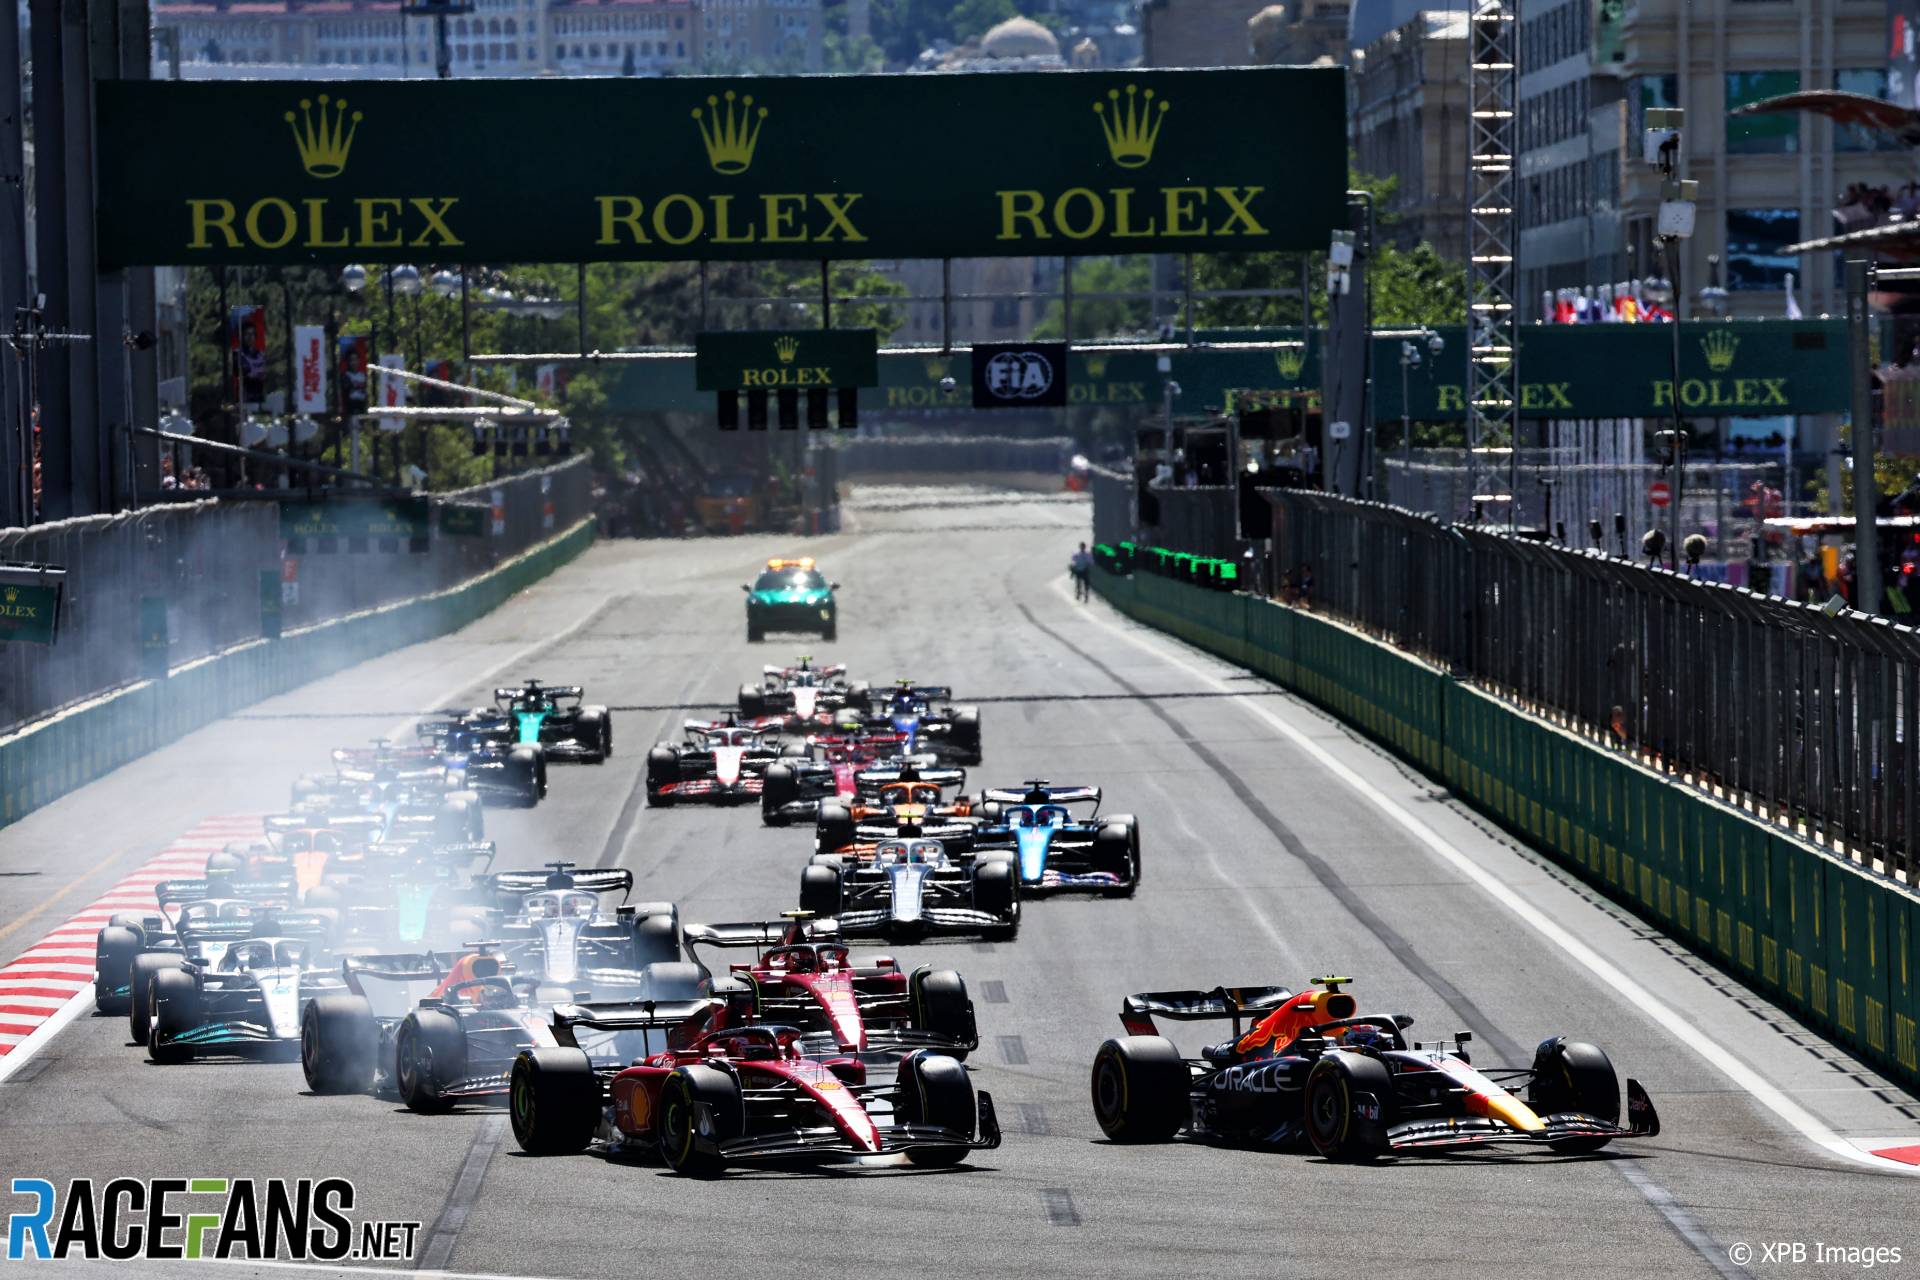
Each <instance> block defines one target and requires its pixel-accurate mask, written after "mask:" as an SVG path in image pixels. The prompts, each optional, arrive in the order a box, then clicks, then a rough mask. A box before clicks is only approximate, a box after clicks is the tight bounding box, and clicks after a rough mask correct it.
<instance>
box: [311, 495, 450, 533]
mask: <svg viewBox="0 0 1920 1280" xmlns="http://www.w3.org/2000/svg"><path fill="white" fill-rule="evenodd" d="M427 529H428V520H427V500H426V499H425V498H384V499H382V498H336V499H334V500H332V501H329V502H283V503H281V504H280V536H281V537H282V538H286V539H289V540H291V539H294V538H405V539H407V540H408V541H414V540H417V539H421V538H425V537H426V536H427Z"/></svg>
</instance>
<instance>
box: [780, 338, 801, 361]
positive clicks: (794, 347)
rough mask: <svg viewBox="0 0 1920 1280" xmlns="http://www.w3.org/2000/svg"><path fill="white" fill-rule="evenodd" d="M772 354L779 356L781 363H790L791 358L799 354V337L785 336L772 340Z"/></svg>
mask: <svg viewBox="0 0 1920 1280" xmlns="http://www.w3.org/2000/svg"><path fill="white" fill-rule="evenodd" d="M773 354H775V355H776V356H779V357H780V363H781V364H792V363H793V358H794V357H795V356H797V355H799V354H800V339H798V338H793V337H787V338H775V339H774V340H773Z"/></svg>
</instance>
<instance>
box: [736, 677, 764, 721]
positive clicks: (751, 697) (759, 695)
mask: <svg viewBox="0 0 1920 1280" xmlns="http://www.w3.org/2000/svg"><path fill="white" fill-rule="evenodd" d="M740 714H741V715H742V716H744V717H745V718H746V719H748V720H757V719H759V718H760V717H761V716H763V715H765V714H767V695H766V691H765V690H763V689H761V687H760V686H759V685H757V684H743V685H741V686H740Z"/></svg>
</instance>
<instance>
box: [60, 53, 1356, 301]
mask: <svg viewBox="0 0 1920 1280" xmlns="http://www.w3.org/2000/svg"><path fill="white" fill-rule="evenodd" d="M1344 75H1345V73H1344V72H1343V71H1342V70H1341V69H1339V68H1301V67H1286V68H1274V67H1262V68H1235V69H1222V70H1207V71H1145V70H1124V71H1107V70H1100V71H1045V72H992V73H982V74H961V75H937V76H931V75H873V76H756V77H741V78H737V79H736V78H697V77H687V78H679V77H673V78H649V79H638V78H631V77H619V78H614V77H607V78H594V79H550V80H549V79H508V80H486V81H478V80H472V81H468V80H455V81H438V82H436V81H432V80H423V81H408V80H379V81H332V82H318V81H315V82H305V81H279V82H269V81H222V82H218V83H192V82H178V81H133V80H116V81H106V82H103V83H102V84H100V85H99V87H98V91H97V92H98V99H97V103H96V110H97V119H98V127H97V130H96V136H97V138H98V148H99V150H98V155H97V163H98V170H99V202H98V207H99V253H100V260H101V263H102V265H103V266H107V267H120V266H130V265H147V264H165V265H183V264H197V263H218V262H233V263H251V262H257V263H292V262H322V261H331V262H357V261H388V262H398V261H406V260H415V259H419V258H422V257H424V258H428V259H431V260H433V261H436V262H601V261H616V260H635V261H668V260H680V261H694V260H717V259H746V260H774V259H806V260H815V261H817V260H820V259H828V258H866V257H882V258H945V257H1024V256H1028V255H1034V254H1067V253H1072V254H1102V253H1144V252H1206V251H1233V252H1241V251H1246V250H1255V249H1287V250H1307V249H1321V248H1325V247H1326V244H1327V237H1328V233H1329V232H1330V231H1331V230H1332V229H1333V228H1334V227H1335V226H1344V225H1345V224H1346V219H1347V214H1346V194H1345V193H1346V187H1347V148H1346V88H1345V80H1344ZM428 139H430V140H431V141H430V142H425V141H423V140H428Z"/></svg>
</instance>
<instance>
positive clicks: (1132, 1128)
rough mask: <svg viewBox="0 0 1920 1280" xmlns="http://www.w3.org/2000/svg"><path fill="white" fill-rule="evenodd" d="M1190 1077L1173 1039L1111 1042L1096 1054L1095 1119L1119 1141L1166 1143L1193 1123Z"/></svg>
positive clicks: (1135, 1038) (1134, 1038)
mask: <svg viewBox="0 0 1920 1280" xmlns="http://www.w3.org/2000/svg"><path fill="white" fill-rule="evenodd" d="M1190 1081H1191V1073H1190V1072H1188V1070H1187V1064H1186V1062H1185V1061H1184V1060H1182V1059H1181V1057H1180V1051H1179V1050H1178V1049H1176V1048H1174V1047H1173V1042H1172V1041H1171V1040H1167V1039H1164V1038H1163V1037H1161V1036H1122V1037H1120V1038H1119V1039H1117V1040H1109V1041H1107V1042H1106V1043H1105V1044H1103V1045H1101V1046H1100V1050H1099V1052H1098V1053H1096V1054H1094V1055H1093V1117H1094V1119H1096V1120H1098V1121H1099V1122H1100V1131H1101V1132H1102V1133H1104V1134H1106V1135H1107V1137H1108V1138H1110V1139H1111V1140H1113V1141H1114V1142H1166V1141H1167V1140H1168V1139H1170V1138H1172V1137H1173V1135H1174V1134H1176V1133H1178V1132H1180V1130H1181V1129H1182V1128H1184V1127H1185V1126H1186V1125H1187V1124H1189V1123H1191V1122H1192V1119H1193V1104H1192V1101H1191V1100H1190V1099H1189V1098H1188V1096H1187V1089H1188V1086H1189V1084H1190Z"/></svg>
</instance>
